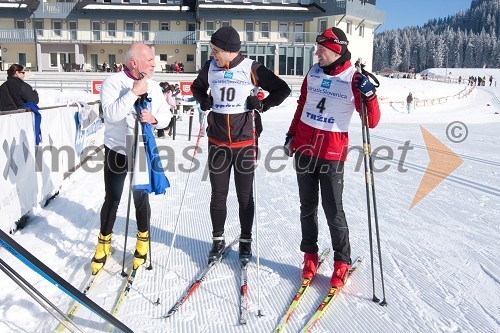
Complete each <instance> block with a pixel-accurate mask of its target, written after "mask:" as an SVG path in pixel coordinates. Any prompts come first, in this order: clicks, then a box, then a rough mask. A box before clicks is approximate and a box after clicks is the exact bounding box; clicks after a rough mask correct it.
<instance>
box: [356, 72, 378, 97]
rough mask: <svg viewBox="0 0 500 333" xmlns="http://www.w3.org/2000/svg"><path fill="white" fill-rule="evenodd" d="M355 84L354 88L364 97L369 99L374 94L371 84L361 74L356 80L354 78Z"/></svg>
mask: <svg viewBox="0 0 500 333" xmlns="http://www.w3.org/2000/svg"><path fill="white" fill-rule="evenodd" d="M355 80H356V81H357V82H356V87H357V88H358V90H359V91H360V92H361V93H362V94H363V95H365V96H366V97H370V96H371V95H373V94H375V86H374V85H373V83H371V82H370V80H368V78H367V77H366V76H364V75H363V74H359V75H358V77H357V78H355Z"/></svg>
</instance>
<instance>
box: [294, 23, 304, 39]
mask: <svg viewBox="0 0 500 333" xmlns="http://www.w3.org/2000/svg"><path fill="white" fill-rule="evenodd" d="M294 36H295V41H296V42H298V43H303V42H304V24H303V23H295V33H294Z"/></svg>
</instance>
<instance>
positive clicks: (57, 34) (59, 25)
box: [52, 21, 62, 37]
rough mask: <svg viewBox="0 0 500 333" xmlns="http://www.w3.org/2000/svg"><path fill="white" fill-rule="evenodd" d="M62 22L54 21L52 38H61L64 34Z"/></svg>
mask: <svg viewBox="0 0 500 333" xmlns="http://www.w3.org/2000/svg"><path fill="white" fill-rule="evenodd" d="M61 29H62V22H61V21H52V36H54V37H61V35H62V32H61Z"/></svg>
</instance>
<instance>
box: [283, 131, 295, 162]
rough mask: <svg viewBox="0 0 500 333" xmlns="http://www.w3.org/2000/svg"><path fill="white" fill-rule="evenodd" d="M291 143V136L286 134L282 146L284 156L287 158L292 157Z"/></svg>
mask: <svg viewBox="0 0 500 333" xmlns="http://www.w3.org/2000/svg"><path fill="white" fill-rule="evenodd" d="M292 141H293V135H291V134H290V133H287V134H286V139H285V144H284V145H283V150H284V151H285V155H286V156H288V157H292V156H293V150H292V147H291V146H292Z"/></svg>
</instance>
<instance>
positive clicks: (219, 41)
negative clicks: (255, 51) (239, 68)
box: [210, 27, 241, 52]
mask: <svg viewBox="0 0 500 333" xmlns="http://www.w3.org/2000/svg"><path fill="white" fill-rule="evenodd" d="M210 43H212V44H214V45H215V46H217V47H219V48H221V49H223V50H224V51H229V52H238V51H239V50H240V47H241V42H240V35H239V34H238V31H236V30H235V29H234V28H233V27H222V28H220V29H219V30H217V31H216V32H214V34H213V35H212V38H210Z"/></svg>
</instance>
